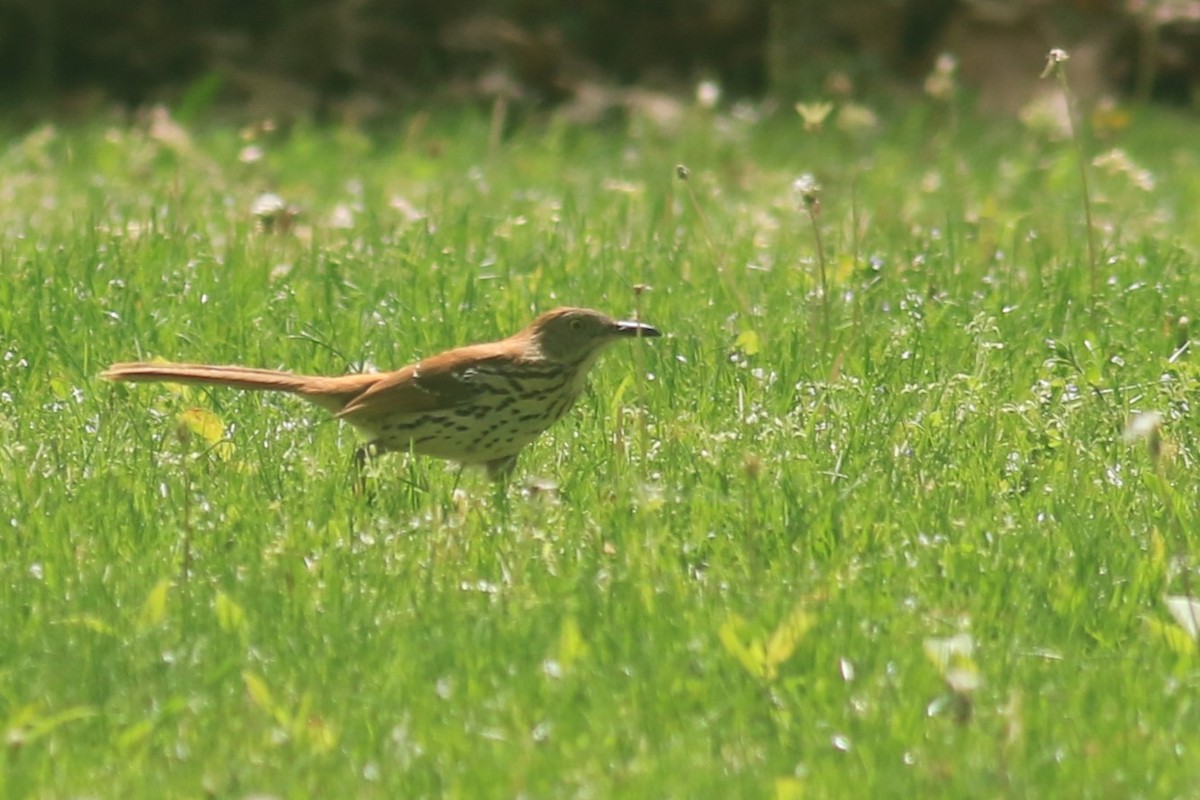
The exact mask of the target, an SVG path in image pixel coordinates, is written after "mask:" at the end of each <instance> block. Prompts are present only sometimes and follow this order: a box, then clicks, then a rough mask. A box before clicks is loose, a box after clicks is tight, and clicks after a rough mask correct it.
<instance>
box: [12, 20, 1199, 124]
mask: <svg viewBox="0 0 1200 800" xmlns="http://www.w3.org/2000/svg"><path fill="white" fill-rule="evenodd" d="M1050 47H1063V48H1066V49H1068V50H1069V51H1070V52H1071V57H1072V61H1073V65H1072V80H1073V82H1074V83H1075V85H1074V87H1073V88H1074V89H1075V90H1076V92H1077V93H1079V94H1080V95H1081V96H1083V97H1085V98H1086V97H1088V96H1092V97H1095V96H1099V95H1109V96H1115V97H1118V98H1121V99H1136V100H1140V101H1147V100H1154V101H1160V102H1163V103H1172V104H1180V105H1193V106H1194V105H1195V104H1196V103H1197V100H1198V97H1200V92H1198V90H1197V81H1198V79H1200V0H1158V1H1157V2H1155V0H1053V1H1052V0H840V1H839V2H826V1H825V0H569V2H568V0H252V1H251V2H247V0H204V1H203V2H201V1H200V0H191V1H190V2H189V1H188V0H119V1H118V0H2V2H0V92H3V93H4V96H5V98H6V100H7V101H8V105H9V108H10V111H12V112H14V113H17V114H18V115H22V114H24V115H26V116H29V117H36V116H39V115H44V114H46V113H54V114H57V115H63V116H70V115H81V116H82V115H86V114H89V113H93V112H95V111H96V110H98V108H104V109H106V110H112V109H113V108H122V109H130V108H137V107H140V106H145V105H148V104H154V103H160V102H165V103H169V104H172V105H174V106H176V107H178V106H180V105H183V106H184V107H185V108H186V107H192V108H197V107H201V106H202V107H204V108H206V109H209V108H213V107H219V108H225V109H231V110H235V111H239V112H245V113H248V114H268V115H275V116H279V115H283V116H299V115H303V116H309V117H313V118H318V119H321V118H326V119H332V120H338V121H355V120H361V119H364V118H370V117H372V116H376V115H381V114H389V113H395V112H397V111H403V109H404V107H405V106H406V105H408V104H412V103H420V104H422V105H427V104H428V103H430V102H431V101H445V102H447V103H455V102H464V101H465V102H479V101H482V102H489V101H494V100H495V99H496V98H497V97H503V98H505V99H506V100H507V101H511V102H512V103H513V104H514V105H528V106H536V107H545V106H552V107H555V108H557V109H560V110H562V111H564V112H566V113H569V114H571V115H573V116H574V117H576V118H578V119H580V120H583V121H587V120H592V119H598V118H602V117H604V116H605V115H606V114H610V113H613V112H614V111H619V110H620V109H622V108H624V107H627V106H628V104H629V103H638V102H653V98H654V97H656V96H657V95H656V94H655V93H661V94H662V95H664V96H675V97H678V96H679V95H680V94H681V93H683V92H687V93H691V92H694V91H695V87H696V86H697V85H698V84H700V83H701V82H706V81H707V82H710V83H711V84H712V85H716V86H719V87H720V88H721V92H722V94H723V96H724V97H726V98H741V97H746V98H761V97H768V96H769V97H774V98H776V99H779V100H781V101H785V102H793V101H796V100H799V99H802V98H806V97H812V96H829V95H843V96H844V95H853V94H862V93H868V94H872V95H875V96H878V94H879V93H890V92H894V93H901V94H903V93H905V92H913V91H920V90H921V88H922V81H924V79H925V76H927V75H928V74H929V73H930V71H931V69H933V67H934V64H935V63H936V60H937V58H938V56H939V54H941V53H953V54H955V55H956V57H957V59H958V69H959V76H960V80H961V81H962V82H963V84H964V85H965V86H967V87H968V88H970V89H972V90H973V91H975V92H976V93H977V94H976V96H977V97H978V99H979V103H980V105H981V106H982V107H983V108H984V109H985V110H997V111H1013V110H1016V109H1018V108H1020V107H1021V106H1022V105H1023V104H1024V103H1025V102H1027V100H1028V99H1029V95H1030V93H1031V92H1032V91H1033V87H1034V86H1035V84H1036V79H1037V64H1038V62H1039V61H1040V60H1041V59H1043V58H1044V56H1045V53H1046V51H1047V50H1048V49H1049V48H1050ZM630 92H634V94H633V95H631V94H630ZM646 93H650V94H649V95H647V94H646Z"/></svg>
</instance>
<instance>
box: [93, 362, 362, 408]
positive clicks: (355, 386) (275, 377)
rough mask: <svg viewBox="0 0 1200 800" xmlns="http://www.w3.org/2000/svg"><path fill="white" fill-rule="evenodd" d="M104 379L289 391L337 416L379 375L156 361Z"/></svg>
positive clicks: (115, 368)
mask: <svg viewBox="0 0 1200 800" xmlns="http://www.w3.org/2000/svg"><path fill="white" fill-rule="evenodd" d="M100 377H102V378H106V379H108V380H110V381H131V382H135V383H157V382H169V383H185V384H189V385H199V386H230V387H233V388H235V389H249V390H252V391H267V392H289V393H291V394H296V395H299V396H301V397H303V398H304V399H306V400H308V401H310V402H312V403H315V404H316V405H318V406H321V407H322V408H325V409H328V410H329V411H331V412H334V413H336V412H338V411H340V410H341V409H342V407H343V406H345V405H346V403H348V402H350V401H351V400H352V399H354V398H355V397H357V396H358V395H359V394H361V393H362V392H363V391H364V390H366V389H367V388H369V387H370V386H371V385H373V384H374V383H375V382H376V381H377V380H378V375H373V374H369V373H367V374H360V375H341V376H338V377H336V378H325V377H319V376H311V375H296V374H293V373H291V372H281V371H279V370H273V369H258V368H255V367H234V366H209V365H206V364H156V363H153V362H136V363H130V364H113V365H112V366H111V367H109V368H108V369H106V370H105V371H104V372H102V373H101V374H100Z"/></svg>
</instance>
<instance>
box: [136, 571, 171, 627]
mask: <svg viewBox="0 0 1200 800" xmlns="http://www.w3.org/2000/svg"><path fill="white" fill-rule="evenodd" d="M170 591H171V581H170V580H168V579H167V578H163V579H162V580H160V581H159V582H158V583H156V584H154V588H153V589H151V590H150V594H148V595H146V599H145V601H144V602H143V603H142V610H141V613H140V614H138V627H139V628H140V629H142V630H146V629H147V628H153V627H155V626H156V625H158V624H160V623H161V622H162V621H163V620H164V619H165V618H166V616H167V596H168V594H169V593H170Z"/></svg>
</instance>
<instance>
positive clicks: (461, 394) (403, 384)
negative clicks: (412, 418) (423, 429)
mask: <svg viewBox="0 0 1200 800" xmlns="http://www.w3.org/2000/svg"><path fill="white" fill-rule="evenodd" d="M471 377H472V373H471V370H469V369H456V368H455V367H454V366H453V365H450V364H445V363H438V362H437V361H436V360H435V359H427V360H426V361H422V362H421V363H419V364H415V365H413V366H411V367H405V368H404V369H402V370H399V371H398V372H394V373H392V374H390V375H388V376H387V377H384V378H381V379H380V380H378V381H376V382H375V384H374V385H372V386H371V387H370V388H369V389H367V390H366V391H365V392H363V393H362V394H360V395H358V396H357V397H355V398H354V399H353V400H351V401H350V402H349V403H347V404H346V406H345V407H344V408H343V409H342V410H341V412H340V413H338V415H337V416H338V417H339V418H341V419H344V420H346V421H347V422H350V423H354V424H361V423H363V422H367V421H369V420H374V419H379V418H382V417H390V416H400V415H404V414H421V413H425V412H428V411H439V410H444V409H448V408H453V407H455V406H457V405H461V404H463V403H469V402H470V401H471V400H473V399H474V398H475V397H477V396H478V395H479V394H480V392H482V391H484V387H482V386H480V385H479V384H478V383H477V382H473V381H472V380H471Z"/></svg>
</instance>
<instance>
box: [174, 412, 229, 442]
mask: <svg viewBox="0 0 1200 800" xmlns="http://www.w3.org/2000/svg"><path fill="white" fill-rule="evenodd" d="M179 422H180V423H181V424H182V425H183V426H184V427H185V428H187V429H188V431H190V432H191V433H194V434H196V435H197V436H199V437H200V438H201V439H203V440H204V441H206V442H208V443H209V444H216V443H217V442H219V441H221V440H222V439H223V438H225V423H223V422H221V418H220V417H218V416H217V415H216V414H214V413H212V412H211V411H206V410H205V409H203V408H189V409H186V410H184V411H181V412H180V413H179Z"/></svg>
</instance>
